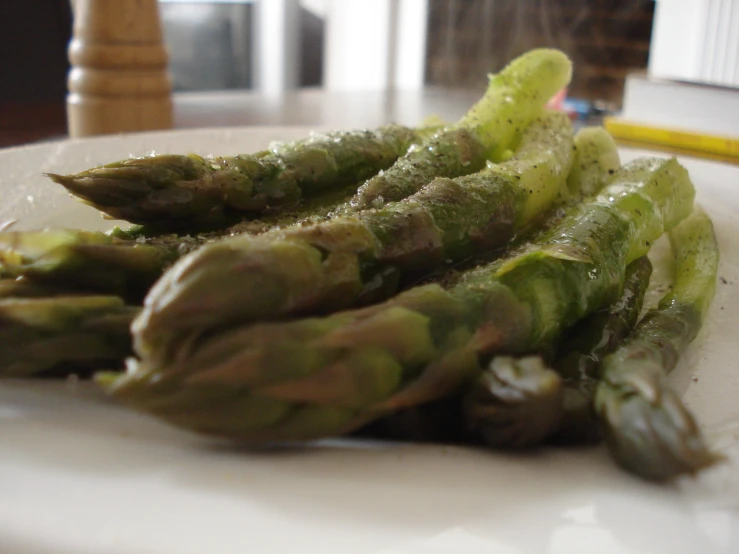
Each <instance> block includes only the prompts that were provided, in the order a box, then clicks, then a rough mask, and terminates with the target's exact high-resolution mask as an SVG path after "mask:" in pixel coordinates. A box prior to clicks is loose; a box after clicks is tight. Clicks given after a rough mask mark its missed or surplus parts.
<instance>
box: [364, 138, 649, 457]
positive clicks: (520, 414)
mask: <svg viewBox="0 0 739 554" xmlns="http://www.w3.org/2000/svg"><path fill="white" fill-rule="evenodd" d="M574 143H575V144H574V146H575V159H574V161H573V165H572V169H571V171H570V175H569V177H568V179H567V183H568V188H569V192H570V195H569V197H568V198H566V199H564V202H562V203H561V204H560V206H559V207H558V208H556V209H554V210H551V212H552V213H550V214H549V215H548V217H547V218H546V219H545V221H543V222H537V223H539V225H538V226H537V228H536V231H535V233H537V234H541V233H544V232H546V230H547V229H549V228H551V227H552V226H554V225H556V224H557V223H558V222H560V221H561V219H562V215H561V210H562V206H566V205H567V204H570V205H574V204H576V203H577V202H581V201H582V200H583V198H584V197H587V196H590V195H592V194H594V193H597V192H598V191H600V190H601V189H602V188H603V187H604V186H605V185H606V183H607V182H608V181H610V180H611V178H612V177H613V174H614V173H615V171H617V170H618V168H619V167H620V165H621V164H620V160H619V155H618V148H617V146H616V144H615V142H614V141H613V139H612V138H611V136H610V134H609V133H608V132H607V131H606V130H605V129H603V128H602V127H585V128H583V129H581V130H580V131H578V133H577V134H576V135H575V139H574ZM542 229H543V230H542ZM524 236H525V234H524ZM512 248H515V246H512ZM638 263H639V262H638V261H637V262H634V264H638ZM634 264H632V265H634ZM631 267H632V266H629V270H627V277H626V285H625V291H630V290H631V288H632V287H633V284H632V283H631V276H630V275H631V274H630V271H631ZM455 271H457V270H455ZM455 279H458V274H457V275H452V276H451V277H447V276H443V277H442V278H441V280H442V281H452V282H453V281H454V280H455ZM647 279H648V276H647ZM625 294H626V292H625ZM592 317H593V318H595V319H597V318H599V317H600V316H599V315H593V316H592ZM587 319H590V318H587ZM551 346H552V349H553V348H554V345H551ZM469 389H470V390H469V391H467V392H465V394H463V395H459V396H457V397H455V398H451V399H449V398H444V399H441V400H439V401H436V402H433V403H430V404H424V405H422V406H418V407H415V408H412V409H409V410H404V411H401V412H398V413H394V414H391V415H389V416H388V417H386V418H383V419H381V420H379V421H377V422H373V423H372V424H370V426H369V427H368V428H366V429H363V430H361V431H360V432H361V433H362V434H365V435H370V436H380V437H383V438H393V439H404V440H413V441H419V440H421V441H429V440H433V441H437V442H463V443H476V442H484V443H487V444H488V445H493V446H516V447H523V446H529V445H532V444H535V443H537V442H539V441H540V440H542V439H543V438H544V437H546V436H548V435H550V434H551V433H553V432H554V431H555V430H557V429H558V428H559V425H560V422H562V420H563V416H565V421H566V422H567V423H568V425H567V427H568V428H571V427H573V425H572V423H574V422H572V420H571V418H570V417H569V415H570V414H569V410H565V412H566V414H563V409H564V407H563V405H562V401H563V395H564V400H565V402H566V404H567V406H568V408H569V405H570V398H571V397H572V391H570V390H569V387H565V385H564V382H563V380H562V378H561V377H560V376H559V375H558V374H557V373H556V372H554V371H552V370H551V369H550V368H548V367H546V365H545V364H544V363H543V362H542V361H541V359H540V358H537V357H526V358H523V359H521V360H519V359H517V358H515V357H511V356H498V357H496V358H495V359H494V360H493V361H492V362H491V363H490V365H489V366H488V367H487V368H485V370H484V371H483V373H482V374H481V375H480V376H479V377H478V378H477V379H476V380H475V382H474V383H473V384H472V385H471V386H470V388H469ZM581 427H584V425H583V426H581Z"/></svg>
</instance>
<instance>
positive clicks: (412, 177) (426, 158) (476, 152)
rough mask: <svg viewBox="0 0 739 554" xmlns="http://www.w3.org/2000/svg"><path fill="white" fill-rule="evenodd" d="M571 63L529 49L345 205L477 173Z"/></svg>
mask: <svg viewBox="0 0 739 554" xmlns="http://www.w3.org/2000/svg"><path fill="white" fill-rule="evenodd" d="M571 76H572V64H571V62H570V60H569V59H568V58H567V56H565V55H564V54H563V53H562V52H559V51H557V50H548V49H538V50H531V51H530V52H528V53H526V54H524V55H523V56H520V57H518V58H516V59H515V60H513V61H512V62H511V63H510V64H508V66H506V67H505V68H504V69H503V70H502V71H500V72H499V73H497V74H495V75H491V76H490V84H489V85H488V89H487V91H486V92H485V95H484V96H483V97H482V98H481V99H480V100H479V101H478V102H477V104H475V105H474V106H473V107H472V108H471V109H470V110H469V111H468V112H467V113H466V114H465V115H464V117H463V118H462V119H461V120H460V121H459V122H458V123H456V124H455V125H452V126H450V127H447V128H445V129H443V130H442V131H440V132H438V133H437V134H436V135H434V136H433V137H432V138H431V139H430V140H428V141H426V142H424V143H423V144H421V145H419V146H416V147H413V148H411V149H410V150H409V152H408V153H407V154H406V155H405V156H402V157H401V158H399V159H398V161H397V162H396V163H395V165H393V166H392V167H391V168H390V169H388V170H387V171H385V172H384V173H382V174H380V175H377V176H376V177H373V178H372V179H370V180H369V181H367V183H365V184H364V185H362V186H361V187H360V188H359V191H358V192H357V195H356V196H355V197H354V198H353V199H352V201H351V202H350V204H349V206H347V209H354V210H356V209H366V208H370V207H379V206H381V205H383V204H384V203H387V202H397V201H399V200H402V199H403V198H406V197H408V196H410V195H411V194H413V193H415V192H416V191H418V190H420V189H421V187H423V186H424V185H426V184H427V183H429V182H430V181H431V180H432V179H434V178H435V177H450V178H453V177H459V176H462V175H468V174H470V173H474V172H476V171H479V170H480V169H482V168H483V167H484V166H485V163H486V161H488V160H490V161H493V162H500V161H502V159H503V156H504V154H505V153H506V152H507V151H509V150H511V149H513V147H514V146H515V145H516V143H517V142H518V140H519V139H520V137H521V133H522V132H523V130H524V129H525V128H526V127H527V126H528V125H529V123H530V122H531V121H532V120H533V119H534V118H535V117H537V115H538V114H539V112H540V110H541V109H542V107H543V106H544V105H545V104H546V102H547V100H549V99H550V98H551V97H552V96H553V95H554V94H555V93H556V92H557V91H559V90H560V89H561V88H562V87H565V86H567V84H568V83H569V81H570V78H571Z"/></svg>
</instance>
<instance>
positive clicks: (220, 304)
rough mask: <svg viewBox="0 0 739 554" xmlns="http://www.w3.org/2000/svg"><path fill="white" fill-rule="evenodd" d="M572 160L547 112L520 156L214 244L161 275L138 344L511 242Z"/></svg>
mask: <svg viewBox="0 0 739 554" xmlns="http://www.w3.org/2000/svg"><path fill="white" fill-rule="evenodd" d="M571 163H572V130H571V125H570V122H569V120H568V119H567V117H566V116H565V115H564V114H561V113H559V112H546V113H544V114H543V115H542V116H540V117H539V118H538V119H537V120H535V121H534V122H533V123H532V124H531V125H530V126H529V128H528V129H527V130H526V132H525V133H524V136H523V139H522V141H521V144H520V146H519V148H518V149H517V151H516V153H515V155H514V157H513V158H512V159H510V160H509V161H507V162H504V163H502V164H499V165H495V164H490V165H489V166H488V167H487V168H486V169H484V170H483V171H481V172H478V173H476V174H474V175H469V176H465V177H461V178H458V179H454V180H452V179H446V178H438V179H435V180H434V181H433V182H432V183H430V184H429V185H428V186H427V187H425V188H424V189H423V190H421V191H419V192H418V193H416V194H414V195H413V196H411V197H409V198H407V199H405V200H403V201H402V202H398V203H391V204H388V205H386V206H385V207H383V208H381V209H374V210H367V211H364V212H360V213H358V214H357V215H356V216H344V217H335V218H332V219H330V220H329V221H326V222H325V223H322V224H317V225H313V226H295V227H292V228H287V229H284V230H280V231H278V232H271V233H266V234H264V235H261V236H259V237H245V236H241V237H235V238H233V239H229V240H224V241H220V242H216V243H212V244H209V245H207V246H205V247H203V248H201V249H200V250H198V251H196V252H195V253H193V254H192V255H190V256H187V257H186V258H184V259H183V260H181V261H180V262H179V263H177V264H176V265H175V266H174V267H173V268H172V269H171V270H170V271H169V272H168V273H167V274H165V276H164V277H163V278H162V279H161V280H160V281H159V282H158V283H157V284H156V285H155V286H154V288H153V289H152V291H151V293H150V294H149V296H148V297H147V299H146V303H145V309H144V311H143V313H142V315H141V317H140V318H139V319H137V321H136V323H135V325H134V336H135V344H136V349H137V351H138V352H139V353H140V354H141V355H144V356H153V355H156V356H160V357H163V358H166V357H167V356H169V355H170V353H171V352H172V351H173V350H176V348H177V344H178V342H179V341H180V340H182V339H183V337H186V336H187V335H188V334H189V333H191V332H192V330H193V329H195V330H199V332H203V331H204V330H205V329H208V328H211V327H214V326H219V325H223V324H229V323H231V322H243V321H254V320H260V319H278V318H282V317H285V316H289V315H299V314H306V313H325V312H329V311H332V310H336V309H342V308H348V307H351V306H356V305H361V304H368V303H371V302H376V301H380V300H383V299H385V298H387V297H389V296H391V295H392V294H394V293H395V292H397V290H398V288H399V287H400V286H402V285H404V284H407V283H410V282H413V281H414V280H415V279H418V278H419V277H421V276H423V275H427V274H429V273H431V272H433V271H435V270H436V269H438V268H440V267H442V266H443V265H445V264H448V263H453V262H458V261H461V260H464V259H465V258H468V257H470V256H472V255H474V254H476V253H480V252H484V251H487V250H491V249H493V248H496V247H500V246H503V245H504V244H505V243H506V242H507V241H508V240H509V239H510V238H511V237H512V236H513V235H514V234H515V233H517V232H518V231H520V230H521V229H523V228H525V227H526V226H527V225H528V224H529V223H530V222H531V221H533V220H534V219H535V218H536V217H537V216H538V215H540V214H541V213H543V212H544V211H545V210H546V209H547V208H548V207H549V206H550V205H551V204H552V203H553V202H554V201H555V199H557V198H558V195H560V194H561V193H562V191H563V190H565V189H566V177H567V174H568V172H569V168H570V166H571ZM235 283H238V284H239V285H238V287H236V286H234V284H235ZM204 302H205V304H207V305H208V309H207V310H203V309H202V306H203V305H204V304H203V303H204Z"/></svg>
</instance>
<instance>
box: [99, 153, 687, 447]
mask: <svg viewBox="0 0 739 554" xmlns="http://www.w3.org/2000/svg"><path fill="white" fill-rule="evenodd" d="M693 196H694V190H693V186H692V184H691V182H690V179H689V177H688V174H687V172H686V171H685V170H684V169H683V168H682V167H681V166H680V165H679V164H678V163H677V162H676V161H675V160H674V159H673V160H662V159H648V160H641V161H637V162H634V163H632V164H629V165H628V166H626V167H624V168H622V169H621V170H619V172H618V173H617V174H616V176H615V180H614V182H613V183H612V184H611V185H610V186H608V187H607V188H606V189H605V190H604V191H603V192H602V194H601V195H599V196H598V197H597V198H596V199H594V200H593V201H591V202H588V203H587V204H583V205H581V206H578V207H576V208H574V209H573V210H572V211H571V212H570V213H569V214H568V215H567V217H565V218H564V219H563V221H562V222H561V223H560V224H559V225H557V226H556V227H554V228H553V229H552V230H551V231H550V232H549V233H547V234H546V235H545V236H543V237H540V238H539V239H538V240H537V241H536V242H535V243H533V244H531V245H530V246H529V247H528V248H526V249H525V250H524V251H523V252H521V253H519V254H517V255H515V256H513V257H510V258H506V259H504V260H501V261H499V262H495V263H492V264H488V265H485V266H482V267H480V268H478V269H476V270H472V271H470V272H468V273H467V274H466V275H465V276H464V278H463V279H462V280H461V281H460V282H459V283H458V284H457V285H455V286H453V287H452V288H451V289H449V290H444V289H443V288H441V287H440V286H439V285H435V284H431V285H425V286H421V287H417V288H413V289H409V290H408V291H406V292H404V293H401V294H399V295H398V296H396V297H394V298H393V299H392V300H389V301H387V302H384V303H382V304H377V305H374V306H370V307H368V308H364V309H360V310H355V311H346V312H339V313H336V314H333V315H330V316H327V317H323V318H306V319H297V320H292V321H288V322H273V323H259V324H254V325H238V324H234V325H224V326H223V327H221V328H218V329H212V330H211V331H210V332H209V333H207V334H202V333H201V334H197V333H193V334H192V336H191V337H190V340H187V341H184V342H183V343H182V344H181V345H180V349H179V350H178V352H177V355H176V356H174V357H172V358H171V359H170V360H168V361H167V363H165V364H159V363H158V361H157V360H151V359H147V358H144V359H141V360H133V359H132V360H130V363H129V367H128V371H127V373H126V374H125V375H123V376H118V375H111V374H101V375H99V376H98V382H99V383H100V384H101V385H103V387H104V388H105V389H106V390H107V391H108V392H109V393H110V394H112V395H113V396H114V397H116V398H118V399H119V400H121V401H122V402H125V403H127V404H129V405H131V406H132V407H136V408H138V409H141V410H145V411H148V412H150V413H152V414H155V415H157V416H159V417H161V418H163V419H165V420H167V421H169V422H171V423H172V424H175V425H178V426H181V427H185V428H188V429H192V430H195V431H199V432H202V433H207V434H212V435H217V436H225V437H231V438H236V439H240V440H244V441H251V442H268V441H282V440H310V439H315V438H318V437H325V436H332V435H336V434H341V433H345V432H348V431H350V430H352V429H356V428H357V427H359V426H361V425H363V424H365V423H367V422H369V421H372V420H374V419H377V418H378V417H380V416H382V415H385V414H387V413H390V412H393V411H396V410H399V409H403V408H407V407H410V406H415V405H418V404H421V403H424V402H429V401H433V400H435V399H437V398H441V397H444V396H450V395H453V394H455V393H456V392H457V391H459V390H460V388H461V387H463V386H464V385H465V384H468V383H470V382H471V380H473V379H474V378H475V377H476V376H477V375H479V373H480V363H481V361H483V362H484V360H486V359H489V358H491V357H492V356H493V355H501V354H511V355H522V354H525V353H529V352H536V351H537V350H538V349H539V348H540V347H541V346H542V345H544V344H547V343H550V342H551V341H552V338H553V337H556V336H558V335H559V334H560V333H561V332H562V331H563V330H564V329H566V328H568V327H570V326H572V325H573V324H574V323H575V322H576V321H577V320H579V319H581V318H582V317H584V316H585V315H588V314H589V313H592V312H593V311H595V310H596V309H598V308H599V307H600V306H603V305H605V304H607V303H609V302H612V301H614V300H615V299H616V297H617V296H618V294H619V293H620V290H621V288H622V284H623V279H624V276H625V269H626V266H627V264H628V263H630V262H632V261H633V260H634V259H636V258H638V257H640V256H643V255H644V254H645V253H646V252H647V250H648V245H649V244H650V243H651V242H652V241H654V240H656V239H657V238H658V237H659V236H660V235H661V234H662V233H663V232H664V231H666V230H669V229H671V228H672V227H674V226H675V225H676V224H677V223H678V222H679V221H680V220H681V219H683V218H684V217H686V216H687V215H688V214H689V213H690V211H691V209H692V201H693ZM215 286H218V285H217V284H216V285H215ZM206 306H207V300H206V301H204V303H203V304H202V305H201V306H200V308H199V309H201V310H202V309H207V307H206Z"/></svg>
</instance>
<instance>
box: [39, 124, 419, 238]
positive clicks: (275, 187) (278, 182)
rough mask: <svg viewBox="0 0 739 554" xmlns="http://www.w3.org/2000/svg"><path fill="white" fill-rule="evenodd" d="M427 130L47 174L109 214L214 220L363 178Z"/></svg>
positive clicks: (181, 221) (333, 136) (388, 130)
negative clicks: (238, 153)
mask: <svg viewBox="0 0 739 554" xmlns="http://www.w3.org/2000/svg"><path fill="white" fill-rule="evenodd" d="M427 133H428V131H426V130H419V131H415V130H412V129H409V128H407V127H402V126H398V125H389V126H387V127H382V128H380V129H378V130H376V131H368V130H362V131H351V132H331V133H325V134H314V135H312V136H311V137H309V138H308V139H305V140H302V141H298V142H293V143H287V144H281V145H278V146H275V147H273V148H272V150H269V151H263V152H258V153H256V154H254V155H237V156H232V157H209V158H202V157H200V156H196V155H189V156H184V155H170V154H167V155H158V156H147V157H143V158H132V159H129V160H124V161H121V162H116V163H112V164H109V165H105V166H102V167H96V168H93V169H89V170H87V171H83V172H81V173H77V174H76V175H66V176H64V175H55V174H49V177H50V178H51V179H52V180H54V181H55V182H57V183H59V184H61V185H62V186H64V187H65V188H66V189H67V190H68V191H69V192H71V193H72V194H74V195H76V196H77V197H79V198H80V199H82V201H84V202H85V203H87V204H90V205H92V206H94V207H96V208H98V209H99V210H101V211H102V212H104V213H105V214H107V215H109V216H110V217H112V218H115V219H124V220H127V221H132V222H135V223H149V222H154V223H156V224H157V225H159V226H162V225H163V224H167V223H169V224H171V225H172V226H175V227H178V228H183V227H184V228H193V227H196V226H198V225H208V226H218V225H221V226H223V225H228V224H230V223H231V222H232V219H233V217H232V216H233V213H243V212H247V213H249V212H261V211H263V210H265V209H267V208H268V207H270V206H284V205H291V204H294V203H296V202H297V201H298V200H300V198H302V197H309V196H315V195H316V194H319V193H323V192H325V191H327V190H331V189H336V188H339V187H342V186H345V185H347V184H351V183H357V182H359V181H361V180H363V179H367V178H368V177H371V176H372V175H374V174H376V173H377V172H378V171H380V170H382V169H386V168H388V167H390V165H391V164H392V163H393V162H394V161H395V160H396V159H397V158H398V156H400V155H402V154H403V153H405V152H406V150H408V147H409V146H410V145H411V144H413V143H415V142H417V141H419V140H420V139H421V137H422V136H425V135H426V134H427Z"/></svg>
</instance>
